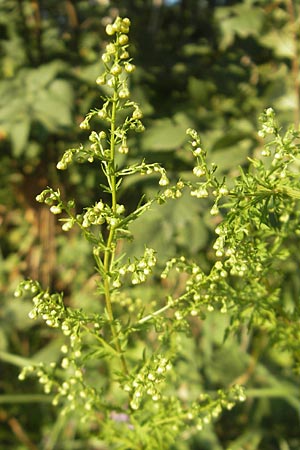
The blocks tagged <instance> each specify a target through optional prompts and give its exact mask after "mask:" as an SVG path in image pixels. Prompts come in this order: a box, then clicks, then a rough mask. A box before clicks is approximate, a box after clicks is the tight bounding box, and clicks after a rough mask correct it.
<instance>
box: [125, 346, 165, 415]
mask: <svg viewBox="0 0 300 450" xmlns="http://www.w3.org/2000/svg"><path fill="white" fill-rule="evenodd" d="M171 368H172V364H171V362H170V360H169V359H167V358H165V357H164V356H162V355H156V357H155V358H153V359H152V360H151V361H150V362H148V363H146V364H145V365H144V366H143V367H142V369H141V370H140V371H139V372H138V373H137V374H136V375H135V376H132V377H131V381H130V382H128V383H126V384H125V386H124V390H125V391H126V392H129V393H130V396H131V401H130V406H131V408H132V409H134V410H135V409H138V408H139V407H140V405H141V402H142V400H143V398H144V396H145V395H148V396H150V397H151V399H152V400H153V401H154V402H156V401H158V400H159V399H160V397H161V394H160V391H159V385H161V383H162V382H164V381H165V378H166V374H167V372H168V371H170V370H171Z"/></svg>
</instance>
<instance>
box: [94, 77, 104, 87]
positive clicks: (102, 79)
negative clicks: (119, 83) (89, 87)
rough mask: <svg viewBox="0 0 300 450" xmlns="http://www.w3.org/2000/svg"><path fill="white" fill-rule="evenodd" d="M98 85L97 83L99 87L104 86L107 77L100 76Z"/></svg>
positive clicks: (97, 81)
mask: <svg viewBox="0 0 300 450" xmlns="http://www.w3.org/2000/svg"><path fill="white" fill-rule="evenodd" d="M96 83H97V84H98V85H99V86H102V85H103V84H105V83H106V75H100V76H99V77H98V78H97V80H96Z"/></svg>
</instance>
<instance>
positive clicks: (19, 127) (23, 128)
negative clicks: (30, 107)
mask: <svg viewBox="0 0 300 450" xmlns="http://www.w3.org/2000/svg"><path fill="white" fill-rule="evenodd" d="M30 125H31V124H30V118H29V117H28V116H25V115H23V116H19V121H18V122H15V123H13V124H12V127H11V133H10V137H11V141H12V147H13V155H14V156H15V157H16V158H18V157H19V156H20V155H21V154H22V153H23V152H24V150H25V146H26V144H27V142H28V138H29V133H30Z"/></svg>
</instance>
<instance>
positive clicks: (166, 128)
mask: <svg viewBox="0 0 300 450" xmlns="http://www.w3.org/2000/svg"><path fill="white" fill-rule="evenodd" d="M189 126H190V121H189V119H188V117H187V116H186V115H185V114H184V113H177V114H175V116H174V117H173V118H172V119H169V118H164V119H157V120H155V121H154V122H153V124H152V126H149V127H148V129H147V130H146V132H145V133H144V136H143V140H142V147H143V149H144V150H145V151H168V150H173V149H174V148H176V147H179V146H180V145H182V144H183V142H185V140H186V134H185V130H186V129H187V128H188V127H189Z"/></svg>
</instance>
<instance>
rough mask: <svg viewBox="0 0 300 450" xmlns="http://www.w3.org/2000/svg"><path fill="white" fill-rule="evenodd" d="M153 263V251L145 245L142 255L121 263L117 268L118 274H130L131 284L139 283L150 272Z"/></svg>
mask: <svg viewBox="0 0 300 450" xmlns="http://www.w3.org/2000/svg"><path fill="white" fill-rule="evenodd" d="M155 265H156V257H155V251H154V250H153V249H152V248H148V247H146V248H145V251H144V255H143V256H142V257H141V258H136V259H135V261H134V262H129V263H128V264H125V265H123V266H122V267H121V268H120V269H119V271H118V273H119V275H120V276H124V275H125V274H131V282H132V284H139V283H143V282H144V281H146V278H147V276H148V275H150V274H151V273H152V270H153V267H154V266H155ZM118 281H119V278H118ZM118 284H119V283H118Z"/></svg>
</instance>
